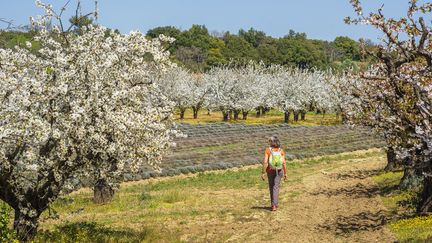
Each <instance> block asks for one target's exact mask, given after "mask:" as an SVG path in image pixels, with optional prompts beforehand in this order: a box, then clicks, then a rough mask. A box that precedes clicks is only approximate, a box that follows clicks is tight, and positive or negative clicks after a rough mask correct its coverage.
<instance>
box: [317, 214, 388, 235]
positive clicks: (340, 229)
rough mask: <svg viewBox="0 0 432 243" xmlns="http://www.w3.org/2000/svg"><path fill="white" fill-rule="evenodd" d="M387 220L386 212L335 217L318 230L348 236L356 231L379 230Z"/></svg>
mask: <svg viewBox="0 0 432 243" xmlns="http://www.w3.org/2000/svg"><path fill="white" fill-rule="evenodd" d="M388 220H389V218H388V216H387V215H386V212H385V211H383V210H380V211H378V212H361V213H359V214H354V215H349V216H337V217H336V218H335V219H333V220H331V221H326V222H325V223H324V224H322V225H319V226H318V228H320V229H325V230H329V231H334V232H335V233H336V234H338V235H344V234H350V233H353V232H356V231H374V230H380V229H381V228H382V227H383V226H384V225H385V224H386V222H387V221H388Z"/></svg>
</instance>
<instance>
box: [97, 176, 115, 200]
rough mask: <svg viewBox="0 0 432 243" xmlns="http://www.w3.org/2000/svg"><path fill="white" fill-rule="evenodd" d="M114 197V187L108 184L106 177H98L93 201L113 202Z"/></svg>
mask: <svg viewBox="0 0 432 243" xmlns="http://www.w3.org/2000/svg"><path fill="white" fill-rule="evenodd" d="M113 197H114V189H113V188H112V187H111V186H110V185H108V182H107V181H106V180H105V179H98V180H97V182H96V185H95V186H94V188H93V202H94V203H96V204H105V203H108V202H111V200H112V199H113Z"/></svg>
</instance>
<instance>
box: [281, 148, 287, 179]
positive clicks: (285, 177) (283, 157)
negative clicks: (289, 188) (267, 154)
mask: <svg viewBox="0 0 432 243" xmlns="http://www.w3.org/2000/svg"><path fill="white" fill-rule="evenodd" d="M282 168H283V172H284V179H285V180H286V179H287V178H288V177H287V167H286V160H285V152H284V153H283V156H282Z"/></svg>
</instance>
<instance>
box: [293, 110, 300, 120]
mask: <svg viewBox="0 0 432 243" xmlns="http://www.w3.org/2000/svg"><path fill="white" fill-rule="evenodd" d="M299 115H300V112H299V111H294V121H295V122H298V120H299Z"/></svg>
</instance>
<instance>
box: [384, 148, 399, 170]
mask: <svg viewBox="0 0 432 243" xmlns="http://www.w3.org/2000/svg"><path fill="white" fill-rule="evenodd" d="M397 162H398V161H397V159H396V153H395V151H394V149H393V147H388V148H387V165H386V167H385V168H384V170H385V171H393V170H394V169H395V168H396V167H397V166H398V163H397Z"/></svg>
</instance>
